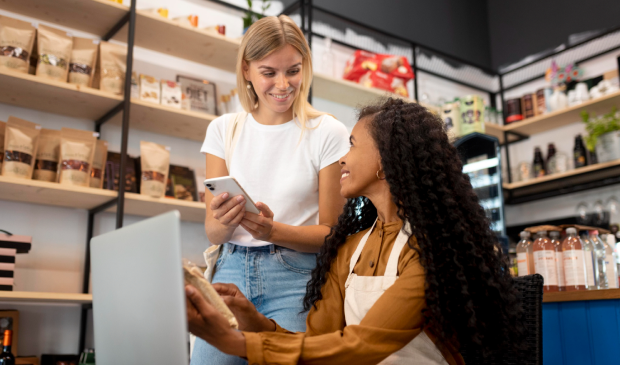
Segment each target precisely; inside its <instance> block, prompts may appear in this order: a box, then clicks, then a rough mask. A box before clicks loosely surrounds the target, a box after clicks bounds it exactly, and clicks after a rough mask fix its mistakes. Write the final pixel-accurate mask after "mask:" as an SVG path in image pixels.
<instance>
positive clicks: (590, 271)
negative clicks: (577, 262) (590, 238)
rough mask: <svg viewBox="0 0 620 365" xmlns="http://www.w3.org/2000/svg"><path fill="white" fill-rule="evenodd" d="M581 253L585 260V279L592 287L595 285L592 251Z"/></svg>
mask: <svg viewBox="0 0 620 365" xmlns="http://www.w3.org/2000/svg"><path fill="white" fill-rule="evenodd" d="M583 255H584V257H585V260H586V280H587V282H588V286H589V287H594V286H596V281H595V280H594V274H595V273H594V258H593V257H592V251H584V253H583Z"/></svg>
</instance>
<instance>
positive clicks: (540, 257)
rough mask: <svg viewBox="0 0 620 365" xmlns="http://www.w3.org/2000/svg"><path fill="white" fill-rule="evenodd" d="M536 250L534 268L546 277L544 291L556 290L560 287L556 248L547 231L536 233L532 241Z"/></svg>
mask: <svg viewBox="0 0 620 365" xmlns="http://www.w3.org/2000/svg"><path fill="white" fill-rule="evenodd" d="M532 246H533V249H532V251H533V252H534V268H535V269H536V273H537V274H540V275H542V277H543V278H544V279H545V282H544V284H543V291H544V292H556V291H558V290H559V288H558V271H557V268H556V265H555V248H554V247H553V244H552V243H551V240H550V239H549V238H548V237H547V231H540V232H538V233H536V239H535V240H534V242H533V243H532Z"/></svg>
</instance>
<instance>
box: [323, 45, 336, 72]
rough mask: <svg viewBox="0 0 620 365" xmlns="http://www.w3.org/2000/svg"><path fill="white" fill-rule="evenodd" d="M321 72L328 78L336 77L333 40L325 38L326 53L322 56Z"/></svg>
mask: <svg viewBox="0 0 620 365" xmlns="http://www.w3.org/2000/svg"><path fill="white" fill-rule="evenodd" d="M321 71H322V73H323V74H325V75H327V76H330V77H336V75H335V73H336V72H335V64H334V53H333V52H332V39H331V38H325V51H323V54H322V56H321Z"/></svg>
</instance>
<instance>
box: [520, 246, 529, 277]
mask: <svg viewBox="0 0 620 365" xmlns="http://www.w3.org/2000/svg"><path fill="white" fill-rule="evenodd" d="M517 270H519V276H526V275H528V274H529V272H528V270H527V253H525V252H522V253H518V254H517Z"/></svg>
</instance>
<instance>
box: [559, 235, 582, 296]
mask: <svg viewBox="0 0 620 365" xmlns="http://www.w3.org/2000/svg"><path fill="white" fill-rule="evenodd" d="M566 235H567V236H566V238H564V241H563V242H562V258H563V259H564V278H565V280H566V291H577V290H586V288H587V286H586V261H585V255H584V251H583V242H582V241H581V240H580V239H579V237H578V236H577V229H575V228H567V229H566Z"/></svg>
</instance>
